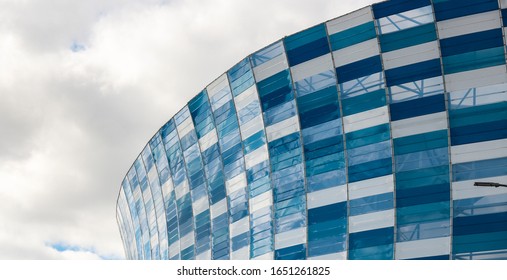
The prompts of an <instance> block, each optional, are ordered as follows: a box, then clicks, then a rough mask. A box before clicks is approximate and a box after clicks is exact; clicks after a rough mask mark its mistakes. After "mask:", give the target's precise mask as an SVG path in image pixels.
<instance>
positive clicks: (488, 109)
mask: <svg viewBox="0 0 507 280" xmlns="http://www.w3.org/2000/svg"><path fill="white" fill-rule="evenodd" d="M506 34H507V0H432V1H430V0H393V1H385V2H380V3H377V4H374V5H372V6H368V7H365V8H363V9H360V10H358V11H355V12H352V13H350V14H347V15H344V16H341V17H338V18H336V19H333V20H330V21H327V22H324V23H322V24H319V25H317V26H313V27H311V28H308V29H306V30H304V31H301V32H299V33H296V34H293V35H290V36H287V37H284V38H283V39H281V40H279V41H277V42H275V43H273V44H271V45H269V46H267V47H265V48H263V49H261V50H259V51H257V52H255V53H253V54H251V55H249V56H248V57H246V58H245V59H244V60H242V61H240V62H238V63H237V64H236V65H234V66H233V67H232V68H231V69H229V70H228V71H227V72H226V73H224V74H223V75H222V76H220V77H218V78H217V79H216V80H215V81H214V82H212V83H211V84H210V85H208V86H207V87H206V88H205V89H203V90H202V91H201V92H200V93H198V94H197V95H196V96H195V97H194V98H192V99H191V100H190V101H189V102H188V104H187V105H186V106H185V107H184V108H182V109H181V110H180V111H179V112H178V113H177V114H176V115H175V116H174V117H173V118H172V119H170V120H169V121H168V122H167V123H166V124H164V125H163V126H162V127H161V128H160V130H159V131H157V133H156V134H155V135H154V136H153V137H152V138H151V140H149V142H148V144H147V145H146V147H145V148H144V149H143V150H142V152H141V153H140V155H139V157H138V158H137V159H136V160H135V161H134V163H133V165H132V167H131V169H130V170H129V171H128V173H127V175H126V177H125V179H124V180H123V183H122V184H121V188H120V192H119V197H118V202H117V220H118V225H119V228H120V232H121V236H122V239H123V244H124V247H125V252H126V257H127V258H128V259H184V260H187V259H507V188H490V187H476V186H474V182H477V181H486V182H500V183H503V184H505V183H507V66H506V43H505V42H506Z"/></svg>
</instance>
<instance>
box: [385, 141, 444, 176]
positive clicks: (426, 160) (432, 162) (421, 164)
mask: <svg viewBox="0 0 507 280" xmlns="http://www.w3.org/2000/svg"><path fill="white" fill-rule="evenodd" d="M395 162H396V171H397V172H403V171H409V170H416V169H423V168H428V167H434V166H442V165H448V164H449V150H448V148H447V147H444V148H437V149H433V150H426V151H420V152H415V153H410V154H404V155H399V156H396V160H395Z"/></svg>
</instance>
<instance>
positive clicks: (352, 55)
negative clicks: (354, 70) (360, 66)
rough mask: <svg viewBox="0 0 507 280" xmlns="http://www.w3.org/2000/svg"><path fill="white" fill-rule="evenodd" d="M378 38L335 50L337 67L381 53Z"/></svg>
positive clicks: (334, 56)
mask: <svg viewBox="0 0 507 280" xmlns="http://www.w3.org/2000/svg"><path fill="white" fill-rule="evenodd" d="M379 53H380V50H379V46H378V42H377V39H371V40H368V41H364V42H361V43H359V44H355V45H352V46H349V47H346V48H343V49H340V50H336V51H334V52H333V58H334V63H335V65H336V67H339V66H343V65H347V64H350V63H353V62H356V61H359V60H363V59H366V58H369V57H372V56H376V55H379Z"/></svg>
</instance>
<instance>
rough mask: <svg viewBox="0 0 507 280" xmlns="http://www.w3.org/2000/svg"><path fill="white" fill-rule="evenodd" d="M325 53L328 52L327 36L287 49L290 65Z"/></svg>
mask: <svg viewBox="0 0 507 280" xmlns="http://www.w3.org/2000/svg"><path fill="white" fill-rule="evenodd" d="M327 53H329V44H328V42H327V38H326V37H324V38H320V39H318V40H316V41H313V42H311V43H308V44H306V45H304V46H301V47H299V48H297V49H293V50H287V59H288V60H289V65H290V66H291V67H292V66H295V65H298V64H300V63H303V62H305V61H308V60H311V59H314V58H317V57H319V56H322V55H325V54H327Z"/></svg>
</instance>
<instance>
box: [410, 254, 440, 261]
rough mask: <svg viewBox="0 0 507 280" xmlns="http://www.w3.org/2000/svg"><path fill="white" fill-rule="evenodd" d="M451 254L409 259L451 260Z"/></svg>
mask: <svg viewBox="0 0 507 280" xmlns="http://www.w3.org/2000/svg"><path fill="white" fill-rule="evenodd" d="M449 258H450V255H440V256H431V257H424V258H415V259H409V260H419V261H423V260H424V261H426V260H449Z"/></svg>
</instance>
